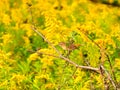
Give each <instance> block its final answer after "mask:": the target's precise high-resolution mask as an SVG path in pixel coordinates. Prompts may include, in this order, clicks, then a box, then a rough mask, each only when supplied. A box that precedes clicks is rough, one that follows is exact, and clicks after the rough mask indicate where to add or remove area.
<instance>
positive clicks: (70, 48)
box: [59, 42, 80, 51]
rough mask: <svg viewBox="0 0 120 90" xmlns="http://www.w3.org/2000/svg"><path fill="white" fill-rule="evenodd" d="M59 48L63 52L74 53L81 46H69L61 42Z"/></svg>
mask: <svg viewBox="0 0 120 90" xmlns="http://www.w3.org/2000/svg"><path fill="white" fill-rule="evenodd" d="M59 46H60V47H61V48H62V49H63V50H68V51H72V50H75V49H77V48H78V47H79V46H80V45H79V44H74V43H72V44H69V43H68V44H67V43H66V42H60V43H59Z"/></svg>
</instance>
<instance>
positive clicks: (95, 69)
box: [29, 50, 99, 73]
mask: <svg viewBox="0 0 120 90" xmlns="http://www.w3.org/2000/svg"><path fill="white" fill-rule="evenodd" d="M29 52H32V53H37V54H38V55H41V54H43V55H48V56H53V57H56V58H61V59H63V60H65V61H67V62H68V63H70V64H72V65H73V66H75V67H76V68H81V69H85V70H91V71H94V72H97V73H99V68H94V67H90V66H81V65H78V64H76V63H75V62H73V61H72V60H70V59H68V58H66V57H64V56H62V55H60V56H56V55H53V54H46V53H44V52H35V51H30V50H29Z"/></svg>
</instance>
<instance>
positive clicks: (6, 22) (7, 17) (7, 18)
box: [2, 14, 11, 25]
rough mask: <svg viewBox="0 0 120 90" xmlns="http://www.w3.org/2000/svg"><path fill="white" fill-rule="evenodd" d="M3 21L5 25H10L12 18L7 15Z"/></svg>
mask: <svg viewBox="0 0 120 90" xmlns="http://www.w3.org/2000/svg"><path fill="white" fill-rule="evenodd" d="M2 21H3V23H4V24H5V25H9V24H10V21H11V19H10V16H9V15H7V14H4V16H3V20H2Z"/></svg>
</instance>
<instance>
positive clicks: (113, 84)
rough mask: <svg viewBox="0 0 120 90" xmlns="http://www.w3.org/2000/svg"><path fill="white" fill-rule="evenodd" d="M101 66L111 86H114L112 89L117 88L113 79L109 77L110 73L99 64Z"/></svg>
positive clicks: (115, 89)
mask: <svg viewBox="0 0 120 90" xmlns="http://www.w3.org/2000/svg"><path fill="white" fill-rule="evenodd" d="M100 67H101V68H102V70H103V71H104V72H105V74H106V75H107V77H108V79H109V80H110V81H111V83H112V85H113V87H114V90H117V86H116V84H115V83H114V81H113V80H112V78H111V75H110V74H109V73H108V72H107V70H106V69H105V68H104V67H103V66H102V65H101V66H100Z"/></svg>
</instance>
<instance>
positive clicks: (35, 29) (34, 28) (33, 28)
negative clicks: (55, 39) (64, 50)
mask: <svg viewBox="0 0 120 90" xmlns="http://www.w3.org/2000/svg"><path fill="white" fill-rule="evenodd" d="M29 12H30V15H31V21H32V25H33V26H31V29H32V30H33V31H34V32H36V33H37V34H38V35H39V36H40V37H42V38H43V39H44V40H45V41H46V42H47V43H48V44H49V45H50V46H51V47H52V48H53V49H54V50H55V51H56V52H57V53H58V54H59V55H61V53H60V52H59V51H58V50H57V49H56V48H55V47H54V46H53V44H52V43H51V42H49V40H47V38H45V36H44V35H43V34H42V33H40V32H39V31H38V30H37V28H36V27H35V26H36V25H35V24H34V20H33V15H32V10H31V8H30V7H29Z"/></svg>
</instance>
